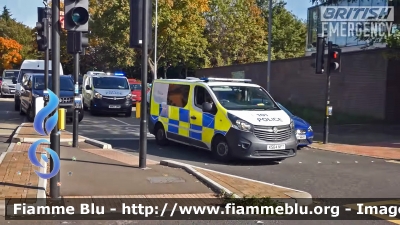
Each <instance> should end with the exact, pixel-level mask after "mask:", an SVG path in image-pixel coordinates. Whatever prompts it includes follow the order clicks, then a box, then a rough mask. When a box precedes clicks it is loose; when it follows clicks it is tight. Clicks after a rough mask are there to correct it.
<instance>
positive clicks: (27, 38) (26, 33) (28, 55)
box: [0, 7, 36, 59]
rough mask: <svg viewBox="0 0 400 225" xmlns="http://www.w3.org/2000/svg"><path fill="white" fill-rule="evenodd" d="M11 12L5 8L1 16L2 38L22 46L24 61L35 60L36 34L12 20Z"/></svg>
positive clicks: (0, 34) (0, 30) (0, 33)
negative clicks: (34, 43) (34, 41)
mask: <svg viewBox="0 0 400 225" xmlns="http://www.w3.org/2000/svg"><path fill="white" fill-rule="evenodd" d="M11 15H12V14H11V12H10V11H9V10H8V9H7V8H6V7H4V10H3V13H2V14H1V15H0V37H5V38H9V39H13V40H15V41H17V42H18V43H20V44H21V45H22V50H21V52H20V53H21V55H22V58H23V59H32V58H33V59H35V58H36V54H35V51H34V49H33V48H34V45H33V40H34V34H33V32H32V29H31V28H30V27H28V26H26V25H24V24H22V23H20V22H17V21H16V20H15V19H12V18H11Z"/></svg>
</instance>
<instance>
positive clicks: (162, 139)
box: [154, 123, 169, 146]
mask: <svg viewBox="0 0 400 225" xmlns="http://www.w3.org/2000/svg"><path fill="white" fill-rule="evenodd" d="M154 130H155V132H154V134H155V136H156V143H157V144H158V145H161V146H165V145H168V143H169V141H168V139H167V137H166V135H165V130H164V126H163V125H162V124H160V123H159V124H157V126H156V127H155V129H154Z"/></svg>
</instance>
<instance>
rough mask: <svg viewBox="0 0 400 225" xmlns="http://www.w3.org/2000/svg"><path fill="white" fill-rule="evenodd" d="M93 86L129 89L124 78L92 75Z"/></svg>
mask: <svg viewBox="0 0 400 225" xmlns="http://www.w3.org/2000/svg"><path fill="white" fill-rule="evenodd" d="M93 87H94V88H98V89H129V84H128V81H127V80H126V78H122V77H93Z"/></svg>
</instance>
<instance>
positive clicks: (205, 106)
mask: <svg viewBox="0 0 400 225" xmlns="http://www.w3.org/2000/svg"><path fill="white" fill-rule="evenodd" d="M201 107H202V108H203V112H212V104H211V103H209V102H204V103H203V104H202V105H201Z"/></svg>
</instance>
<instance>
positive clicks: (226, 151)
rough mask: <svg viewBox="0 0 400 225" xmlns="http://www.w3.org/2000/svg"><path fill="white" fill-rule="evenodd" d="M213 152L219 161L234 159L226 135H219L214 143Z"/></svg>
mask: <svg viewBox="0 0 400 225" xmlns="http://www.w3.org/2000/svg"><path fill="white" fill-rule="evenodd" d="M212 153H213V155H214V158H215V159H216V160H218V161H223V162H227V161H230V160H231V159H232V156H231V151H230V148H229V145H228V143H227V142H226V139H225V137H222V136H219V137H216V139H215V140H214V141H213V143H212Z"/></svg>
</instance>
